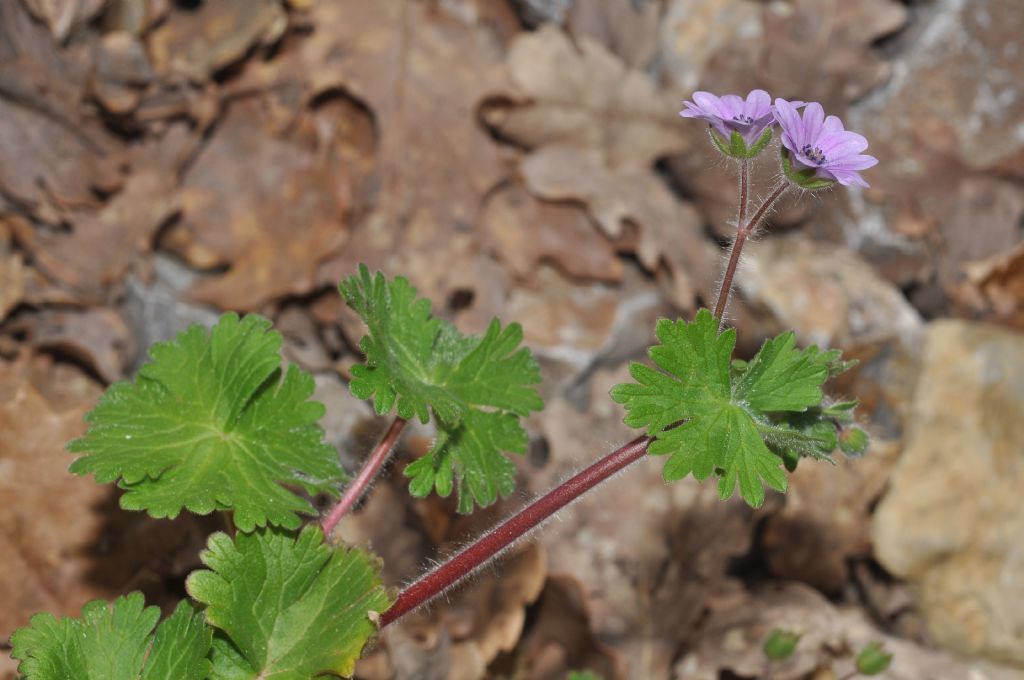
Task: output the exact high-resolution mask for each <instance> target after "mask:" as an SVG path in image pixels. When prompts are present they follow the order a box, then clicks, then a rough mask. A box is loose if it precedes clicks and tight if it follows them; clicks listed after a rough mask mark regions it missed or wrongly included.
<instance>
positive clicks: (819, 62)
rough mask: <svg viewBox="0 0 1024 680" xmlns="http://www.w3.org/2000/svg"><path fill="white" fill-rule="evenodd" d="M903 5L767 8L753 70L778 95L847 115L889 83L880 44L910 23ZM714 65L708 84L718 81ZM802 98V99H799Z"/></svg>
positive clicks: (808, 1)
mask: <svg viewBox="0 0 1024 680" xmlns="http://www.w3.org/2000/svg"><path fill="white" fill-rule="evenodd" d="M908 17H909V12H908V10H907V8H906V7H905V6H904V5H903V4H901V3H900V2H898V1H897V0H859V2H846V1H845V0H796V2H794V3H793V4H792V5H786V6H783V5H773V6H766V7H765V8H764V19H763V20H764V38H763V40H762V42H761V50H760V54H759V55H758V57H757V61H756V62H755V63H754V64H751V66H755V68H754V69H753V70H755V72H757V73H758V74H759V75H760V76H761V78H763V80H762V81H761V83H760V84H762V85H763V87H764V88H765V89H767V90H768V91H769V92H772V93H778V96H787V95H788V96H792V97H793V98H799V99H801V100H803V101H820V102H821V103H822V104H823V105H824V106H825V108H826V109H827V110H828V111H830V112H833V113H838V114H839V115H842V112H843V111H845V104H847V103H849V102H852V101H855V100H857V99H860V98H861V97H863V96H864V95H865V94H867V93H868V92H870V91H871V90H873V89H874V88H876V87H878V86H879V85H881V84H882V83H884V82H885V81H886V80H887V79H888V78H889V75H890V73H891V71H892V67H891V65H890V63H889V61H888V60H886V59H883V57H882V56H881V54H880V53H879V51H878V50H877V49H876V48H875V47H874V44H875V42H876V41H878V40H879V39H881V38H883V37H885V36H887V35H891V34H893V33H895V32H897V31H899V30H900V29H902V28H903V26H904V25H905V24H906V23H907V19H908ZM714 76H715V69H714V66H712V68H711V70H710V72H709V73H707V74H705V77H706V78H707V80H706V81H705V82H708V83H711V82H714V81H713V78H714ZM797 95H799V97H797Z"/></svg>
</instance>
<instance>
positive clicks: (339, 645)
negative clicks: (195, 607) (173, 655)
mask: <svg viewBox="0 0 1024 680" xmlns="http://www.w3.org/2000/svg"><path fill="white" fill-rule="evenodd" d="M201 558H202V560H203V563H204V564H206V565H207V566H208V567H209V568H210V570H202V571H196V572H193V573H192V574H191V575H190V576H189V578H188V581H187V583H186V588H187V589H188V592H189V594H190V595H191V596H192V597H193V598H195V599H196V600H198V601H200V602H202V603H204V604H205V605H206V606H207V609H206V619H207V621H208V622H209V623H210V624H211V625H213V626H216V627H217V628H219V629H220V630H221V631H223V633H224V636H225V638H226V639H225V638H221V639H219V640H218V641H216V642H215V643H214V653H213V655H212V658H213V662H214V668H213V676H212V677H215V678H225V679H227V678H231V679H233V680H234V679H241V678H245V679H246V680H249V679H255V678H275V679H276V680H300V679H309V678H313V677H315V676H318V675H320V674H323V673H334V674H337V675H342V676H348V675H351V674H352V673H353V672H354V669H355V662H356V659H358V658H359V654H360V653H361V651H362V649H363V646H364V645H365V644H366V642H367V640H369V638H370V637H371V636H372V635H373V634H374V633H375V632H376V630H377V627H376V625H375V624H374V623H373V621H372V619H371V617H372V616H375V614H374V612H383V611H385V610H386V609H387V608H388V606H389V604H390V602H389V599H388V595H387V593H386V592H385V591H384V588H383V587H382V586H381V584H380V578H379V576H378V564H377V560H376V559H375V558H374V557H372V556H370V555H369V554H368V553H365V552H361V551H359V550H346V549H344V548H337V549H332V548H331V547H329V546H328V545H326V544H324V541H323V533H322V532H321V531H320V529H319V528H317V527H314V526H308V527H306V528H305V529H303V530H302V532H301V533H298V534H296V533H294V532H287V531H283V530H280V529H273V528H267V529H260V530H257V531H255V532H253V533H251V534H244V533H241V534H238V535H237V536H236V537H235V539H234V540H232V539H231V538H230V537H228V536H227V535H226V534H223V533H217V534H214V535H212V536H211V537H210V539H209V543H208V548H207V550H206V551H204V552H203V553H202V555H201Z"/></svg>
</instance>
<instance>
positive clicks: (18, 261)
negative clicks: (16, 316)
mask: <svg viewBox="0 0 1024 680" xmlns="http://www.w3.org/2000/svg"><path fill="white" fill-rule="evenodd" d="M26 275H27V271H26V267H25V260H24V258H23V257H22V256H21V253H19V252H17V251H15V250H14V249H13V247H12V244H11V235H10V228H9V227H8V226H7V223H6V222H4V221H3V220H0V321H3V320H4V319H5V318H7V314H8V312H10V311H11V310H12V309H14V308H15V307H17V306H18V304H20V303H21V301H22V299H24V296H25V277H26Z"/></svg>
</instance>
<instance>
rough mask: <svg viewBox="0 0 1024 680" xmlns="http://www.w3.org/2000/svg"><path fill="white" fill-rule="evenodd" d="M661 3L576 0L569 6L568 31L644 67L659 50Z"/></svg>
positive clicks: (630, 0)
mask: <svg viewBox="0 0 1024 680" xmlns="http://www.w3.org/2000/svg"><path fill="white" fill-rule="evenodd" d="M661 5H662V3H661V2H660V1H658V0H652V1H645V0H640V2H637V0H604V1H603V2H576V3H573V5H572V7H571V8H570V9H569V30H570V31H571V32H572V34H573V35H574V36H576V37H577V38H582V37H584V36H586V37H588V38H591V39H593V40H595V41H596V42H599V43H601V44H602V45H604V46H605V47H607V48H608V50H609V51H611V52H613V53H615V54H617V55H619V56H620V57H622V60H623V61H624V62H626V64H627V65H628V66H629V67H630V68H638V69H643V68H644V67H645V66H646V65H647V64H648V63H650V61H651V59H653V58H654V56H655V54H656V53H657V50H658V29H659V26H660V23H661V10H662V7H661Z"/></svg>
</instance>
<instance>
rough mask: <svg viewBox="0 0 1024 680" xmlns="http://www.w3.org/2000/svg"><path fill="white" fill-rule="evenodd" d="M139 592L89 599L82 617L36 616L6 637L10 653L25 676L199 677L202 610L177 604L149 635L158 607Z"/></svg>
mask: <svg viewBox="0 0 1024 680" xmlns="http://www.w3.org/2000/svg"><path fill="white" fill-rule="evenodd" d="M144 605H145V603H144V600H143V597H142V593H131V594H130V595H125V596H122V597H119V598H117V600H115V601H114V603H113V605H110V604H108V603H107V602H104V601H103V600H93V601H92V602H89V603H88V604H86V605H85V606H84V607H83V608H82V616H81V618H78V619H75V618H70V617H65V618H61V619H56V618H54V617H53V616H52V615H51V614H36V615H35V616H33V617H32V619H31V621H30V623H29V626H28V627H26V628H20V629H18V630H16V631H15V632H14V634H13V635H12V636H11V645H12V647H13V651H12V652H11V656H13V657H14V658H15V659H19V660H20V661H21V662H22V663H21V665H20V666H19V667H18V670H19V672H21V673H22V675H23V676H24V677H25V679H26V680H67V679H68V678H74V679H75V680H202V679H203V678H206V677H207V673H208V672H209V669H210V662H209V661H208V660H207V658H206V657H207V654H208V653H209V651H210V643H211V639H212V635H213V631H212V629H211V628H209V627H207V626H206V624H205V623H204V622H203V615H202V613H201V612H197V611H195V609H194V608H193V606H192V604H191V603H190V602H187V601H183V602H180V603H179V604H178V607H177V608H176V609H175V610H174V613H173V614H171V616H170V617H168V618H167V619H166V620H165V621H164V622H163V623H161V624H160V626H159V627H157V629H156V635H155V636H154V635H153V626H155V625H156V622H157V621H158V620H159V618H160V609H159V608H158V607H145V606H144Z"/></svg>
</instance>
